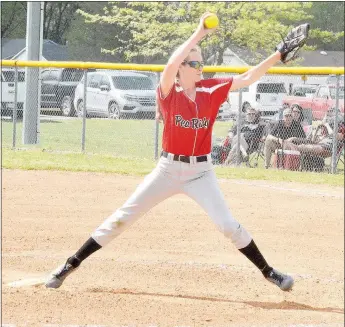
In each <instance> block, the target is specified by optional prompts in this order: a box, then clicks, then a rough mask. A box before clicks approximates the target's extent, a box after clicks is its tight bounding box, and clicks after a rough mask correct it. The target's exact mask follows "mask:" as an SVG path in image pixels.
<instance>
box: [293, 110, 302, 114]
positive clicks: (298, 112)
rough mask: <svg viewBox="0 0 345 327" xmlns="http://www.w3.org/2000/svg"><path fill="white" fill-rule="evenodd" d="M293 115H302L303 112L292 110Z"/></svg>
mask: <svg viewBox="0 0 345 327" xmlns="http://www.w3.org/2000/svg"><path fill="white" fill-rule="evenodd" d="M292 112H293V113H297V114H300V113H301V112H300V111H298V110H292Z"/></svg>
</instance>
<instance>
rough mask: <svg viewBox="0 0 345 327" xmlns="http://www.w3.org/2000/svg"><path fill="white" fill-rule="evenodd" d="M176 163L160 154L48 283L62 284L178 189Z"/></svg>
mask: <svg viewBox="0 0 345 327" xmlns="http://www.w3.org/2000/svg"><path fill="white" fill-rule="evenodd" d="M175 167H176V165H175V166H174V165H173V164H172V163H171V162H169V160H168V159H166V158H161V159H160V161H159V163H158V165H157V167H156V168H155V169H154V170H153V171H152V172H151V173H150V174H149V175H147V176H146V177H145V179H144V181H143V182H142V183H141V184H140V185H139V186H138V187H137V189H136V190H135V191H134V193H133V194H132V195H131V196H130V197H129V199H128V200H127V201H126V202H125V203H124V204H123V206H122V207H121V208H119V209H117V210H116V211H115V212H114V213H113V214H112V215H111V216H109V217H108V218H107V219H106V220H105V221H104V222H103V223H102V224H101V225H100V226H99V227H98V228H97V229H96V230H95V231H94V232H93V233H92V234H91V237H90V238H89V239H88V240H87V241H86V242H85V244H84V245H83V246H82V247H81V248H80V249H79V250H78V251H77V252H76V253H75V254H74V255H73V256H72V257H70V258H68V259H67V261H66V263H65V264H63V265H62V266H60V267H59V268H58V269H57V270H56V271H54V272H53V273H52V276H51V278H50V279H49V280H48V281H47V282H46V287H48V288H58V287H60V286H61V285H62V283H63V281H64V280H65V278H66V277H67V276H68V275H69V274H71V273H72V272H73V271H74V270H75V269H76V268H78V266H79V265H80V263H81V262H82V261H83V260H84V259H86V258H87V257H88V256H90V255H91V254H92V253H94V252H95V251H97V250H99V249H100V248H101V247H103V246H105V245H106V244H108V243H109V242H110V241H111V240H112V239H114V238H115V237H116V236H118V235H119V234H120V233H121V232H123V231H124V230H125V229H126V228H128V227H129V226H130V225H131V224H133V223H134V222H135V221H136V220H137V219H138V218H139V217H141V216H142V215H143V214H145V213H146V212H147V211H149V210H150V209H151V208H153V207H154V206H155V205H156V204H158V203H159V202H161V201H163V200H165V199H166V198H168V197H170V196H172V195H174V194H176V193H178V192H179V189H178V183H179V181H178V179H177V178H176V177H175V175H174V169H176V168H175Z"/></svg>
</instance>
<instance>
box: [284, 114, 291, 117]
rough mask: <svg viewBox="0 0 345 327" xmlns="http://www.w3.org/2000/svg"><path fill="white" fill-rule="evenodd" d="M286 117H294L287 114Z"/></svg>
mask: <svg viewBox="0 0 345 327" xmlns="http://www.w3.org/2000/svg"><path fill="white" fill-rule="evenodd" d="M284 117H292V115H290V114H287V115H284Z"/></svg>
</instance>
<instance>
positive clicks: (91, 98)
mask: <svg viewBox="0 0 345 327" xmlns="http://www.w3.org/2000/svg"><path fill="white" fill-rule="evenodd" d="M86 96H87V107H86V114H87V115H88V116H90V115H97V116H106V117H108V118H112V119H121V118H122V117H124V116H125V115H126V114H127V115H128V114H136V115H138V114H140V113H143V114H147V115H150V116H152V118H154V115H155V111H156V92H155V85H154V82H153V81H152V79H151V78H150V77H148V76H147V75H144V74H140V73H135V72H130V71H96V72H92V73H88V74H87V93H86ZM83 101H84V80H83V79H82V80H81V81H80V83H79V84H78V86H77V88H76V90H75V98H74V107H75V108H76V112H77V115H78V116H79V117H81V116H82V114H83V106H84V103H83Z"/></svg>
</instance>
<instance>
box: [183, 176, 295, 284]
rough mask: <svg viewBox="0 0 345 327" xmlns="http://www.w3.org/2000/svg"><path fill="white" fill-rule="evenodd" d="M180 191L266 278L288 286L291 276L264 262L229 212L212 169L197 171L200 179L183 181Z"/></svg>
mask: <svg viewBox="0 0 345 327" xmlns="http://www.w3.org/2000/svg"><path fill="white" fill-rule="evenodd" d="M184 191H185V193H186V194H187V195H188V196H190V197H191V198H192V199H193V200H195V201H196V202H197V203H198V204H199V205H200V206H201V207H202V208H203V209H204V210H205V211H206V213H207V214H208V215H209V216H210V217H211V218H212V220H213V221H214V223H215V224H216V225H217V227H218V228H219V229H220V230H221V231H222V232H223V233H224V235H225V236H226V237H229V238H230V239H231V241H232V243H233V244H234V245H235V247H236V248H237V249H238V250H239V251H240V252H241V253H243V254H244V255H245V256H246V257H247V258H248V259H249V260H250V261H251V262H252V263H254V265H256V266H257V267H258V268H259V269H260V271H261V272H262V274H263V275H264V277H265V278H266V279H267V280H269V281H270V282H272V283H274V284H276V285H277V286H278V287H280V288H281V289H282V290H284V291H288V290H290V289H291V287H292V285H293V279H292V277H290V276H287V275H284V274H282V273H280V272H278V271H277V270H275V269H273V268H272V267H270V266H269V265H268V264H267V262H266V260H265V258H264V257H263V255H262V254H261V252H260V251H259V249H258V248H257V246H256V244H255V242H254V241H253V239H252V238H251V236H250V235H249V233H248V232H247V231H246V230H245V229H244V227H243V226H241V225H240V224H239V223H238V222H237V221H236V220H235V219H234V218H233V216H232V215H231V213H230V210H229V208H228V207H227V205H226V201H225V199H224V196H223V194H222V192H221V190H220V187H219V184H218V181H217V178H216V175H215V173H214V171H213V170H207V171H205V172H204V173H202V172H200V178H196V179H193V180H192V181H188V182H186V183H185V186H184Z"/></svg>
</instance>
